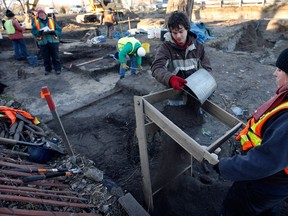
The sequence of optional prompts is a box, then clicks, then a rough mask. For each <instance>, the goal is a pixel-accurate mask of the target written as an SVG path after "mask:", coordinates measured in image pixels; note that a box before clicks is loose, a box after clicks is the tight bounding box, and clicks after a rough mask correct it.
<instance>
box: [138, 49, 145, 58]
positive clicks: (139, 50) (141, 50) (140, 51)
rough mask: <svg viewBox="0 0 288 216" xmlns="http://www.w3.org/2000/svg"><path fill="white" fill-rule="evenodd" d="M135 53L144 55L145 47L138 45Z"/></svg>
mask: <svg viewBox="0 0 288 216" xmlns="http://www.w3.org/2000/svg"><path fill="white" fill-rule="evenodd" d="M137 55H138V56H141V57H142V56H145V55H146V51H145V49H144V48H143V47H139V48H138V49H137Z"/></svg>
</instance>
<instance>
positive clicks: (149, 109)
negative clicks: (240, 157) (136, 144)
mask: <svg viewBox="0 0 288 216" xmlns="http://www.w3.org/2000/svg"><path fill="white" fill-rule="evenodd" d="M143 104H144V112H145V115H147V116H148V118H150V119H151V120H152V121H153V122H154V123H155V124H157V125H158V126H159V127H160V128H161V129H162V130H163V131H165V133H167V134H168V135H169V136H170V137H171V138H172V139H174V140H175V141H176V142H177V143H178V144H179V145H181V146H182V147H183V148H184V149H185V150H186V151H187V152H188V153H189V154H191V155H192V156H193V157H194V158H195V159H196V160H198V161H199V162H201V161H202V160H203V159H204V158H205V159H206V160H207V161H208V162H209V163H211V164H216V163H218V160H217V159H215V158H214V157H213V156H212V155H211V154H210V153H209V152H208V151H207V150H206V149H203V148H202V147H201V145H200V144H198V143H197V142H196V141H195V140H194V139H192V138H191V137H190V136H189V135H187V134H186V133H185V132H184V131H182V130H181V129H180V128H179V127H177V126H176V125H175V124H174V123H173V122H172V121H170V120H169V119H168V118H167V117H166V116H164V115H163V114H162V113H161V112H160V111H159V110H157V109H156V108H155V107H153V106H152V105H151V104H150V103H149V102H147V101H146V100H144V99H143Z"/></svg>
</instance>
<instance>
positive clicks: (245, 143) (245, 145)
mask: <svg viewBox="0 0 288 216" xmlns="http://www.w3.org/2000/svg"><path fill="white" fill-rule="evenodd" d="M287 109H288V101H285V102H283V103H281V104H280V105H279V106H277V107H276V108H274V109H272V110H271V111H269V112H267V113H265V114H264V115H262V116H261V118H260V119H259V120H258V121H257V122H255V119H254V118H253V117H252V118H250V119H249V120H248V122H247V124H246V127H245V128H244V129H243V130H242V131H240V133H239V134H238V135H237V137H236V140H240V142H241V145H242V149H243V150H244V151H246V150H249V149H251V148H253V147H255V146H259V145H261V143H262V135H263V134H262V128H263V125H264V124H265V123H266V122H267V121H268V120H269V119H271V117H273V116H275V115H276V114H278V113H279V112H280V111H283V110H287ZM284 171H285V173H286V174H288V167H287V168H285V169H284Z"/></svg>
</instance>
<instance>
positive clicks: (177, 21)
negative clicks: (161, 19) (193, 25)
mask: <svg viewBox="0 0 288 216" xmlns="http://www.w3.org/2000/svg"><path fill="white" fill-rule="evenodd" d="M180 25H182V26H183V27H184V28H185V29H186V30H189V29H190V22H189V20H188V17H187V16H186V15H185V14H184V13H183V12H178V11H174V12H172V13H171V15H170V17H169V19H168V23H167V26H168V29H169V31H171V29H177V28H179V26H180Z"/></svg>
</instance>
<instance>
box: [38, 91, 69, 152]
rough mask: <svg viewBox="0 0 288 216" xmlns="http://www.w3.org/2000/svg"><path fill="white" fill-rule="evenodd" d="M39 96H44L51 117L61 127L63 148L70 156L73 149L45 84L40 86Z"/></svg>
mask: <svg viewBox="0 0 288 216" xmlns="http://www.w3.org/2000/svg"><path fill="white" fill-rule="evenodd" d="M41 98H45V99H46V101H47V104H48V106H49V109H50V111H51V113H52V115H53V118H54V119H55V120H56V123H57V125H58V126H59V128H60V129H61V130H60V132H61V135H62V138H63V141H64V145H65V148H66V150H67V152H68V154H69V155H70V156H74V152H73V150H72V148H71V145H70V142H69V140H68V137H67V135H66V132H65V130H64V127H63V125H62V122H61V120H60V117H59V115H58V113H57V110H56V107H55V104H54V102H53V99H52V96H51V94H50V91H49V89H48V87H47V86H45V87H42V91H41Z"/></svg>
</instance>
